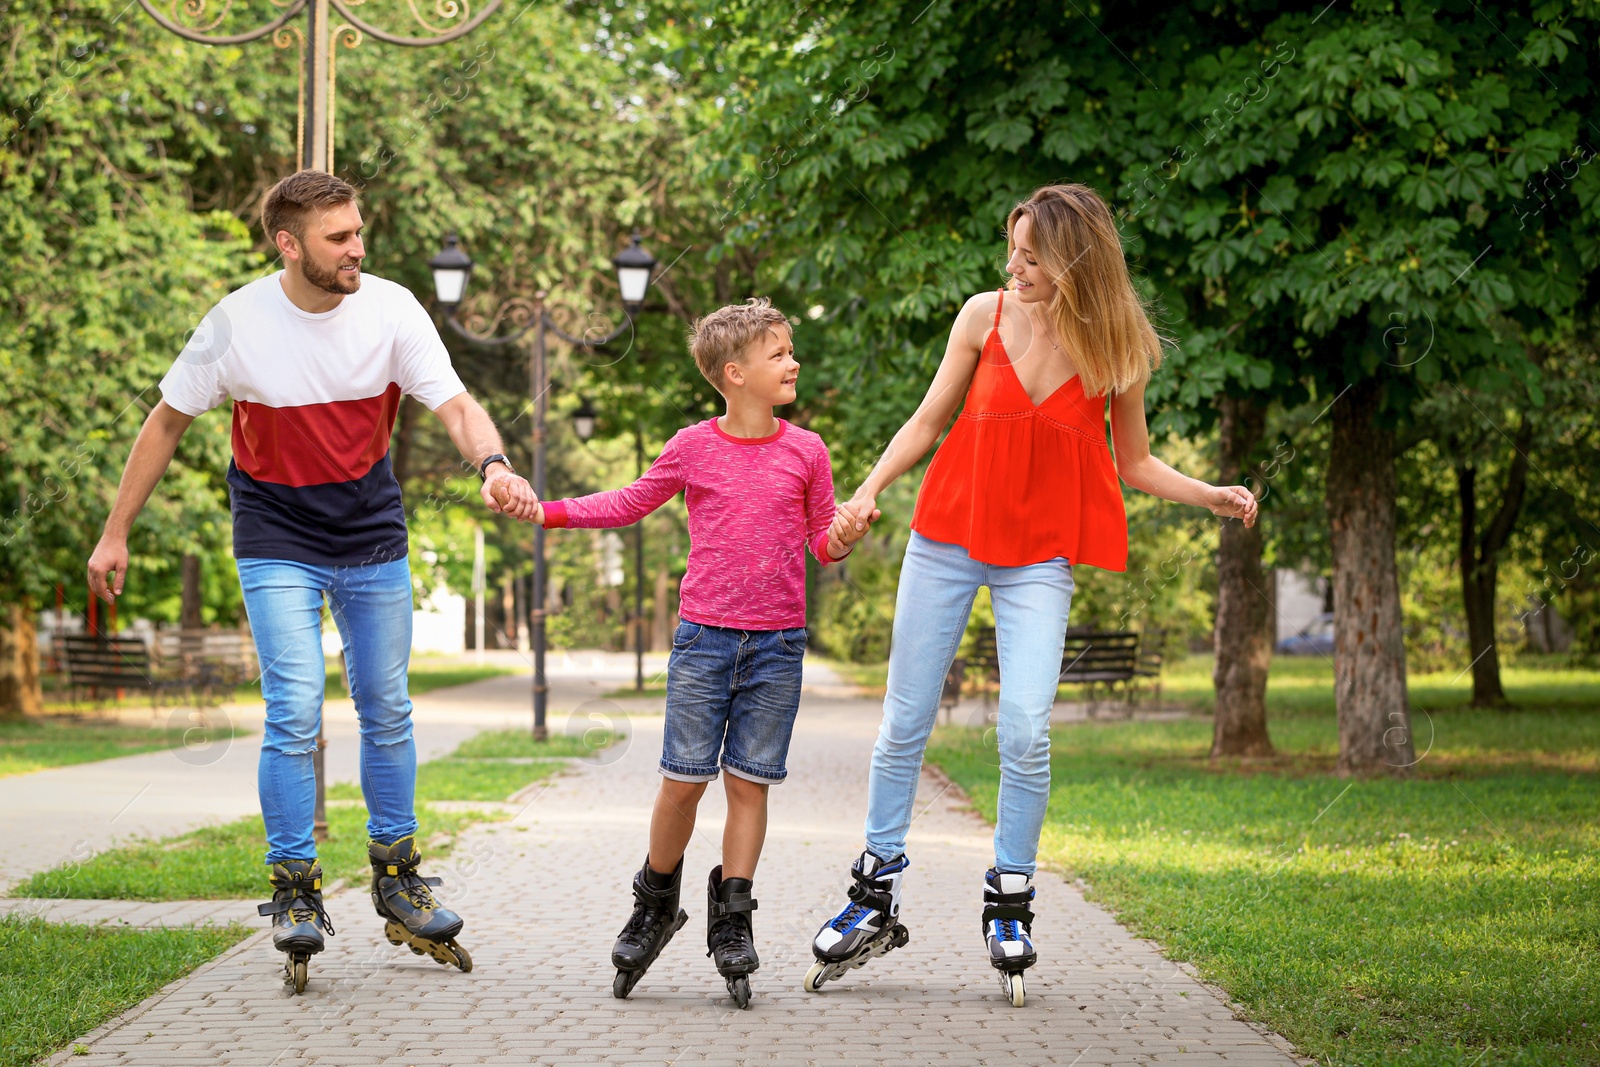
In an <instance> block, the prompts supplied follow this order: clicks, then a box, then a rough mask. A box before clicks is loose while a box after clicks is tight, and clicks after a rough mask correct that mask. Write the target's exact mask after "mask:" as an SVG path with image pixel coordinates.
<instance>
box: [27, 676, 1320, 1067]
mask: <svg viewBox="0 0 1600 1067" xmlns="http://www.w3.org/2000/svg"><path fill="white" fill-rule="evenodd" d="M506 692H507V694H508V698H509V699H515V700H517V701H519V703H520V700H521V699H522V697H523V696H524V694H523V693H521V692H520V691H517V690H513V689H510V688H507V689H506ZM591 703H592V701H591ZM607 714H608V715H612V717H613V721H614V723H615V724H616V725H619V726H621V727H622V728H623V729H624V730H625V731H626V732H627V734H628V737H627V738H626V740H625V741H623V742H621V743H620V744H619V745H618V746H617V747H616V750H613V751H611V752H609V753H608V754H607V755H606V757H605V761H604V762H596V763H592V764H590V763H585V764H580V765H579V766H578V767H577V768H576V769H575V771H574V772H573V773H569V774H566V775H563V776H560V777H557V778H556V779H554V780H553V781H551V782H550V784H549V788H547V789H544V790H543V791H541V792H538V793H537V794H536V795H534V796H533V797H532V799H530V800H529V801H528V803H527V807H526V808H525V809H524V810H523V811H522V812H521V813H520V814H519V815H518V816H517V817H516V818H515V819H514V820H512V821H509V822H503V823H496V824H488V825H481V826H478V827H474V828H473V829H471V830H469V831H468V832H467V833H466V834H465V835H464V836H463V838H462V839H461V840H460V842H459V843H458V844H457V846H456V849H455V851H454V853H453V854H452V856H450V857H449V858H448V859H446V860H445V861H443V862H440V863H437V864H434V863H425V871H426V872H427V873H437V874H442V875H444V876H445V878H446V884H445V886H444V888H443V889H442V890H441V896H442V897H443V898H444V899H445V900H446V901H447V902H448V903H449V904H450V906H452V907H455V908H457V909H458V910H459V911H460V912H461V913H462V915H463V916H464V917H465V918H466V921H467V928H466V931H465V933H464V935H463V936H462V938H461V940H462V943H463V944H465V945H466V946H467V947H468V949H470V950H471V952H472V955H473V959H474V961H475V968H474V970H473V971H472V973H470V974H462V973H460V972H458V971H456V970H454V969H447V968H444V967H441V966H439V965H437V964H435V963H433V962H432V961H431V960H429V959H428V958H426V957H419V956H414V955H412V954H411V953H409V952H408V951H406V950H405V949H403V948H394V947H392V946H390V945H388V944H387V943H386V942H384V940H383V937H382V926H381V923H379V921H378V920H377V917H376V916H374V915H372V912H371V906H370V904H369V903H368V902H367V899H366V896H365V894H363V893H361V892H359V890H358V891H353V892H352V891H346V892H343V893H339V894H337V895H334V896H332V897H330V898H329V910H330V912H331V913H332V915H333V919H334V922H335V925H336V926H337V927H338V928H339V934H338V936H337V937H335V938H332V939H331V941H330V945H329V949H328V951H327V952H325V953H323V954H322V955H320V956H318V957H316V958H315V959H314V960H313V961H312V965H311V982H310V985H309V987H308V988H307V990H306V993H305V994H304V995H303V996H300V997H292V996H288V995H287V994H286V992H285V990H284V987H283V985H282V981H281V978H280V975H281V957H280V956H279V954H278V953H276V952H274V951H273V950H272V946H271V943H270V940H269V939H268V938H267V936H266V935H265V934H264V933H263V934H260V935H256V936H253V937H251V938H249V939H247V940H246V941H244V942H243V943H241V944H240V945H238V946H236V947H235V948H234V949H233V950H231V951H230V952H228V953H226V954H224V955H223V956H222V957H220V958H219V959H217V960H215V961H213V962H212V963H210V964H207V965H206V966H204V967H202V968H200V969H199V970H197V971H196V972H194V973H193V974H192V975H190V976H189V977H188V978H186V979H183V980H181V981H179V982H177V983H174V984H173V985H172V986H169V987H168V988H167V989H164V990H162V991H161V992H160V993H158V994H157V995H155V996H153V997H151V998H150V999H149V1000H147V1001H146V1002H144V1003H143V1004H141V1005H139V1006H137V1007H135V1008H133V1009H131V1010H130V1011H128V1012H127V1013H125V1014H124V1015H123V1016H121V1017H120V1018H119V1019H117V1020H114V1021H113V1022H111V1023H110V1024H108V1025H107V1026H105V1027H102V1028H101V1029H100V1030H98V1031H96V1032H95V1033H93V1034H90V1035H88V1036H87V1037H85V1038H82V1039H80V1040H81V1041H82V1043H84V1044H86V1045H88V1047H89V1054H88V1055H86V1056H73V1055H70V1054H69V1053H63V1054H61V1055H60V1056H58V1057H57V1058H56V1059H55V1060H53V1061H52V1062H54V1063H57V1064H63V1065H64V1064H68V1063H70V1064H72V1065H73V1067H79V1065H81V1067H110V1065H117V1067H139V1065H152V1067H177V1065H179V1064H186V1063H191V1062H202V1061H204V1062H209V1063H214V1064H230V1065H232V1064H237V1065H240V1067H245V1065H249V1067H298V1065H302V1064H323V1063H327V1064H341V1065H352V1067H353V1065H358V1064H367V1063H385V1064H400V1065H402V1067H404V1065H408V1064H415V1065H416V1067H422V1065H424V1064H426V1065H429V1067H433V1065H441V1067H446V1065H450V1067H453V1065H458V1064H459V1065H467V1064H491V1063H516V1064H528V1063H539V1064H565V1063H571V1064H583V1065H590V1064H629V1065H650V1064H660V1065H661V1067H678V1065H688V1064H701V1063H704V1064H744V1063H760V1064H763V1065H764V1064H796V1065H805V1067H812V1065H819V1064H826V1065H829V1067H833V1065H836V1064H853V1063H866V1062H895V1061H902V1062H903V1061H908V1060H909V1061H911V1062H917V1063H930V1064H941V1063H949V1064H963V1065H966V1064H983V1063H995V1064H1008V1065H1010V1064H1081V1065H1089V1064H1120V1063H1156V1062H1161V1063H1169V1062H1170V1063H1194V1064H1203V1063H1217V1062H1228V1063H1235V1062H1236V1063H1247V1064H1252V1065H1254V1064H1297V1063H1303V1062H1305V1061H1303V1060H1300V1059H1298V1058H1297V1057H1295V1056H1294V1055H1293V1053H1292V1052H1291V1051H1290V1050H1289V1049H1288V1046H1287V1045H1286V1044H1284V1043H1283V1042H1282V1041H1281V1039H1276V1038H1273V1037H1271V1036H1268V1035H1264V1034H1263V1033H1261V1032H1259V1031H1258V1030H1256V1029H1255V1028H1253V1027H1252V1026H1250V1025H1249V1024H1247V1023H1245V1022H1242V1021H1239V1020H1236V1019H1235V1018H1234V1017H1233V1012H1232V1011H1231V1010H1230V1009H1229V1008H1228V1007H1227V1005H1226V1003H1224V1002H1223V1001H1222V1000H1221V999H1219V995H1218V994H1217V993H1216V992H1215V991H1213V990H1211V989H1209V988H1208V987H1206V986H1205V985H1203V984H1201V983H1200V982H1198V981H1197V980H1196V979H1194V978H1193V977H1191V976H1190V975H1189V974H1188V973H1187V972H1186V971H1184V970H1183V969H1182V968H1179V967H1177V966H1176V965H1174V964H1173V963H1172V962H1170V961H1168V960H1166V959H1164V958H1163V957H1162V956H1161V955H1160V953H1159V951H1158V950H1157V949H1156V948H1155V947H1154V946H1152V945H1151V944H1150V943H1149V942H1147V941H1141V940H1138V939H1135V938H1133V937H1132V936H1131V935H1129V934H1128V933H1127V932H1126V931H1125V930H1123V929H1122V928H1121V927H1120V926H1118V925H1117V924H1116V923H1115V921H1114V920H1112V919H1111V917H1110V916H1109V915H1108V914H1107V913H1106V912H1104V911H1103V910H1101V909H1100V908H1098V907H1096V906H1094V905H1092V904H1089V903H1088V902H1086V901H1085V900H1084V898H1083V894H1082V892H1081V891H1080V890H1079V889H1078V888H1077V887H1075V886H1074V885H1072V884H1070V883H1068V882H1065V881H1063V880H1062V879H1060V878H1058V877H1055V876H1053V875H1050V874H1041V876H1040V877H1039V879H1038V886H1039V895H1038V902H1037V907H1038V910H1039V918H1038V921H1037V922H1036V923H1035V924H1034V933H1035V938H1036V940H1037V941H1038V943H1039V945H1040V954H1041V959H1040V963H1039V964H1038V966H1036V967H1035V968H1034V969H1033V970H1031V971H1029V972H1028V1003H1027V1005H1026V1006H1025V1007H1023V1008H1020V1009H1017V1008H1012V1007H1011V1005H1010V1003H1009V1001H1008V1000H1006V999H1005V998H1004V997H1002V996H1001V991H1000V983H999V980H998V978H997V977H996V976H995V974H994V972H993V970H992V969H991V968H990V967H989V965H988V960H987V956H986V954H985V951H984V947H983V941H982V938H981V936H980V933H979V919H978V912H979V908H980V906H981V903H980V902H981V893H982V888H981V887H982V875H983V871H984V869H985V868H986V867H987V866H989V864H990V863H992V862H993V859H992V829H991V828H990V827H988V826H986V825H985V824H983V823H982V822H981V821H980V820H979V819H978V818H977V817H976V816H975V815H973V814H972V812H971V811H970V810H969V809H968V808H967V807H966V804H965V801H964V800H963V799H962V798H960V797H959V796H958V794H957V793H956V792H955V791H954V790H953V789H951V788H950V787H949V785H948V783H946V782H944V781H943V780H941V779H939V778H937V777H936V776H935V775H933V774H931V773H930V774H928V775H926V776H925V777H924V779H923V782H922V786H921V790H920V792H919V794H918V798H917V806H916V812H917V816H916V820H915V822H914V823H913V825H912V830H911V837H910V847H909V852H910V856H911V864H912V866H911V870H910V872H909V874H908V877H907V890H906V903H905V912H904V914H903V920H904V921H905V923H906V924H907V926H908V927H909V929H910V931H911V942H910V944H909V945H907V946H906V947H905V948H903V949H900V950H898V951H896V952H894V953H892V954H890V955H889V956H886V957H883V958H881V959H877V960H874V961H872V962H871V963H869V964H868V965H867V966H866V967H865V968H862V969H860V970H856V971H853V972H851V973H850V974H849V975H847V976H846V977H845V978H843V979H841V980H839V981H837V982H834V983H831V984H829V985H828V986H826V987H825V988H824V991H823V992H822V993H820V994H807V993H805V992H803V991H802V990H801V989H800V979H801V977H802V976H803V975H804V973H805V970H806V968H808V967H809V966H810V964H811V962H812V960H811V953H810V948H809V942H810V939H811V936H812V934H813V933H814V932H815V931H816V929H817V927H818V926H819V925H821V923H822V922H824V921H825V920H826V919H827V918H828V917H829V916H830V915H831V914H832V913H833V912H834V911H835V910H837V908H838V907H839V906H840V905H841V903H842V901H843V899H844V888H845V885H846V883H847V880H848V874H847V869H848V866H849V863H850V861H851V859H852V858H853V857H854V855H855V853H856V852H857V851H859V849H860V848H861V844H860V835H861V821H862V816H863V815H864V812H865V800H866V771H867V762H868V759H869V758H870V753H871V748H872V741H873V738H874V736H875V734H876V730H877V723H878V717H879V708H878V707H877V706H876V705H875V704H873V703H869V702H865V701H857V700H843V699H819V698H816V697H815V696H808V698H807V700H806V702H805V704H804V706H803V708H802V712H801V716H800V720H799V723H798V724H797V728H796V731H795V741H794V747H793V750H792V752H791V754H790V760H789V768H790V778H789V780H788V781H787V782H785V783H784V784H782V785H780V786H776V787H774V789H773V791H772V811H771V822H770V826H769V834H768V846H767V852H766V854H765V856H764V857H763V860H762V864H761V868H760V870H759V871H758V872H757V877H756V895H757V897H758V898H759V900H760V902H761V907H760V910H759V911H758V912H756V914H755V931H756V941H757V945H758V947H759V949H760V951H761V953H762V965H761V968H760V970H759V971H757V972H756V974H755V975H754V976H753V978H752V986H753V988H754V991H755V1000H754V1003H753V1004H752V1007H751V1008H750V1009H749V1010H748V1011H743V1012H741V1011H739V1010H738V1009H736V1008H734V1007H733V1004H732V1002H731V1001H730V1000H729V999H728V997H727V994H726V987H725V986H724V983H723V981H722V979H721V978H720V977H719V976H718V975H717V973H716V971H715V969H714V968H713V967H712V965H711V962H710V961H709V960H708V959H707V958H706V957H705V955H704V953H705V940H704V938H705V897H704V890H703V888H702V887H703V886H704V884H705V872H706V871H707V870H708V869H709V868H710V867H711V866H712V865H713V864H715V863H716V862H718V858H719V857H718V848H719V844H720V831H721V822H722V812H723V803H722V794H721V789H720V786H718V785H713V786H712V787H711V789H710V790H708V791H707V794H706V799H705V801H704V802H703V804H702V807H701V829H700V830H699V831H697V832H696V835H695V838H694V840H693V841H692V842H691V843H690V847H689V852H688V856H687V860H686V862H685V877H684V882H685V892H684V907H685V908H686V909H687V910H688V911H689V915H690V919H689V923H688V925H687V926H685V927H684V929H683V930H682V931H680V933H679V934H678V936H677V937H676V938H675V939H674V941H673V942H672V944H671V945H670V946H669V947H668V949H667V951H666V952H665V953H664V954H663V956H662V958H661V959H660V960H658V961H657V963H656V965H655V967H654V968H653V969H652V970H651V971H650V973H649V974H648V975H646V976H645V978H644V979H643V980H642V981H641V982H640V984H639V986H638V987H637V988H636V989H635V991H634V993H633V995H632V997H631V998H630V999H629V1000H628V1001H618V1000H615V999H614V998H613V997H612V996H611V979H612V976H613V974H614V972H613V970H612V968H611V967H610V965H609V959H608V957H609V953H610V948H611V942H612V940H613V939H614V937H615V935H616V931H617V930H619V929H620V928H621V926H622V924H623V922H624V920H625V919H626V917H627V915H628V912H629V910H630V908H631V905H632V900H631V897H630V895H629V893H628V888H627V887H628V884H629V881H630V879H631V877H632V874H633V871H634V870H635V869H636V868H637V867H638V864H639V862H640V859H641V857H642V856H643V855H644V851H645V845H646V840H645V837H646V828H647V825H648V819H649V811H650V804H651V800H652V798H653V795H654V792H655V789H656V784H657V781H658V777H657V775H656V773H655V769H654V768H655V762H656V759H657V757H658V756H659V753H660V739H661V718H660V717H659V715H648V714H646V715H637V714H636V715H632V716H629V717H628V718H626V720H625V721H624V720H623V719H622V718H621V713H620V712H619V711H612V710H608V711H607ZM557 718H558V717H557V716H556V715H552V722H553V723H555V722H556V720H557ZM424 831H426V828H424ZM263 899H265V898H264V897H263ZM257 922H259V920H257ZM1180 993H1187V994H1188V995H1187V996H1179V995H1178V994H1180ZM146 1032H150V1033H153V1034H155V1035H156V1037H155V1038H152V1039H144V1038H143V1036H142V1035H143V1034H145V1033H146ZM207 1052H209V1057H210V1058H209V1059H208V1060H207V1059H206V1058H205V1057H206V1055H207Z"/></svg>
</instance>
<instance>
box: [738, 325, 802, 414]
mask: <svg viewBox="0 0 1600 1067" xmlns="http://www.w3.org/2000/svg"><path fill="white" fill-rule="evenodd" d="M723 374H724V375H725V377H726V379H727V382H728V384H729V385H730V386H732V387H734V388H736V389H743V390H744V391H745V393H746V395H747V396H749V397H750V399H751V400H754V401H757V402H758V403H762V404H771V405H772V406H773V407H775V408H776V407H782V406H783V405H785V404H792V403H794V399H795V384H796V383H797V382H798V381H799V378H800V364H799V362H798V361H797V360H796V359H795V358H794V335H793V333H791V332H790V330H789V328H788V327H787V326H769V327H768V328H767V332H766V333H764V334H762V335H761V336H760V337H759V338H757V339H756V340H755V341H754V342H752V343H751V345H750V347H749V348H747V349H745V352H744V358H743V359H741V360H740V361H739V362H737V363H729V364H728V365H727V366H726V367H725V368H724V369H723Z"/></svg>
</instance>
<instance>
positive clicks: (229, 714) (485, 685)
mask: <svg viewBox="0 0 1600 1067" xmlns="http://www.w3.org/2000/svg"><path fill="white" fill-rule="evenodd" d="M488 655H489V656H490V657H491V658H492V660H493V661H494V662H497V663H500V664H502V665H505V666H510V667H527V669H529V670H530V671H531V667H529V666H528V663H529V661H527V660H526V659H525V657H524V655H523V654H522V653H517V652H503V653H489V654H488ZM466 662H470V661H466ZM645 664H646V669H647V671H655V672H659V671H660V670H662V669H664V668H665V665H666V656H665V655H664V654H662V655H655V656H647V657H646V661H645ZM546 673H547V675H548V676H549V678H550V684H551V689H552V693H551V701H552V707H554V708H557V709H568V710H570V709H574V708H576V709H579V714H578V715H577V717H576V718H575V719H573V720H572V722H571V725H572V727H573V729H574V730H576V731H577V732H580V733H581V732H582V731H583V730H584V729H587V728H589V727H590V726H593V725H603V724H604V723H605V722H608V721H610V720H611V719H613V718H620V717H622V716H624V715H625V714H626V710H625V709H627V708H629V707H640V706H644V705H640V704H639V702H637V701H631V700H623V701H609V700H606V699H604V696H603V694H604V693H606V692H608V691H611V690H615V689H618V688H620V687H623V686H630V685H632V684H633V677H634V664H633V657H632V656H628V655H620V654H616V653H605V652H579V653H575V654H567V653H552V654H551V656H550V659H549V662H548V665H547V671H546ZM529 677H530V676H529V675H520V676H506V677H502V678H496V679H492V680H490V681H488V682H482V683H479V684H477V685H472V686H459V687H456V688H453V689H442V690H438V691H437V692H435V693H426V694H423V695H422V696H419V697H416V698H415V699H414V701H413V703H414V704H415V712H414V721H415V724H416V739H417V758H418V759H419V760H427V759H432V758H434V757H436V756H442V755H446V754H448V753H449V752H451V751H453V750H454V749H455V747H456V746H457V745H459V744H460V743H461V742H462V741H464V740H466V739H467V738H469V737H471V736H473V735H474V734H476V733H479V732H480V731H482V730H488V729H512V728H515V729H522V728H526V727H528V726H530V725H531V723H532V717H533V713H532V710H531V698H530V682H529ZM651 678H652V675H651V674H649V673H647V675H646V682H647V684H648V683H649V682H650V680H651ZM265 714H266V706H265V705H263V704H260V703H254V704H230V705H227V706H225V707H221V708H212V709H210V710H208V711H207V712H206V713H205V717H204V718H200V717H198V713H197V712H194V711H193V710H192V709H188V708H158V709H156V710H154V711H148V712H147V711H145V710H144V709H139V708H130V709H128V710H127V711H125V712H123V714H122V718H123V720H124V721H126V722H128V723H131V724H138V725H152V726H163V725H167V726H173V727H178V728H183V729H188V730H192V744H190V745H188V746H186V747H183V748H176V749H171V750H169V751H162V752H146V753H143V754H141V755H137V756H123V757H121V758H119V759H112V760H102V761H100V762H97V763H82V764H78V765H76V766H71V767H57V768H54V769H51V770H44V771H36V772H34V773H32V774H23V775H14V776H11V777H8V778H0V841H4V842H5V845H6V860H7V862H6V869H5V871H4V873H3V874H0V892H4V891H5V888H6V886H7V885H10V884H14V883H16V882H20V881H22V880H23V879H25V878H27V877H28V876H29V875H31V874H33V873H34V872H36V871H42V870H48V869H50V868H52V867H58V866H61V865H62V864H65V863H71V862H83V861H85V860H87V859H90V858H91V857H93V856H94V855H96V854H97V853H99V852H102V851H104V850H106V849H108V848H111V847H114V846H115V845H117V844H119V843H124V842H126V841H128V840H130V839H132V838H136V837H167V836H171V835H174V834H180V833H185V832H187V831H189V830H193V829H195V828H197V827H200V826H207V825H212V824H216V823H222V822H228V821H230V820H232V819H237V818H240V817H241V816H245V815H255V814H257V813H259V812H260V810H261V803H260V800H259V799H258V797H257V794H256V764H257V762H258V760H259V758H260V753H261V727H262V721H263V719H264V717H265ZM325 714H326V716H327V720H326V730H327V736H328V748H327V761H328V777H329V780H330V781H331V782H355V781H358V780H359V777H360V747H359V734H358V726H357V722H356V712H355V705H354V704H353V703H352V702H351V701H349V700H331V701H329V702H328V703H327V705H326V707H325ZM568 718H569V717H568V716H567V715H566V714H565V712H562V713H560V714H558V715H556V716H554V717H552V719H551V723H552V726H553V728H555V729H564V728H565V727H566V726H567V723H568ZM229 725H232V726H234V727H236V728H238V729H239V730H240V731H242V732H243V733H242V735H241V736H239V737H236V738H233V739H231V740H226V739H221V738H222V736H223V735H225V734H226V732H227V731H226V729H225V728H226V727H227V726H229ZM335 925H337V924H335Z"/></svg>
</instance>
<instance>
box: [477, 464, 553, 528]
mask: <svg viewBox="0 0 1600 1067" xmlns="http://www.w3.org/2000/svg"><path fill="white" fill-rule="evenodd" d="M483 500H484V503H486V504H488V505H489V510H490V511H502V512H504V513H506V514H507V515H510V516H511V517H512V518H514V519H521V520H522V521H524V522H531V523H534V524H536V525H539V526H543V525H544V505H543V504H541V503H540V502H539V498H538V497H536V496H534V495H533V486H531V485H529V484H528V482H527V480H526V479H525V478H522V477H519V476H518V475H515V474H511V473H510V472H506V473H503V474H499V475H494V474H491V475H490V476H489V480H488V481H486V482H484V483H483Z"/></svg>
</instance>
